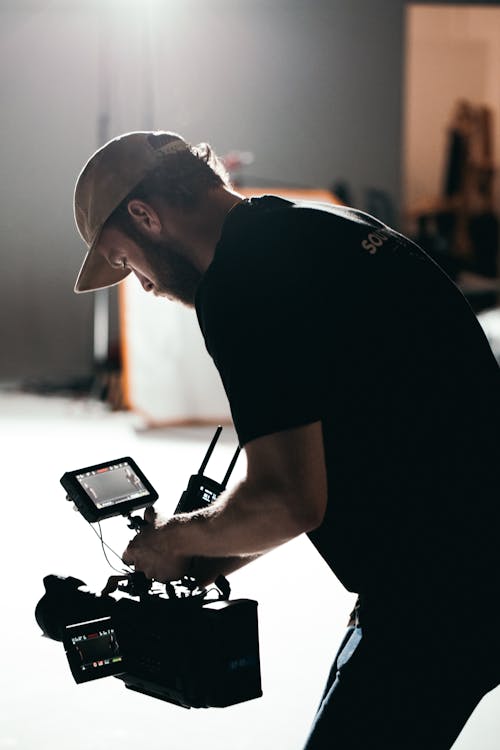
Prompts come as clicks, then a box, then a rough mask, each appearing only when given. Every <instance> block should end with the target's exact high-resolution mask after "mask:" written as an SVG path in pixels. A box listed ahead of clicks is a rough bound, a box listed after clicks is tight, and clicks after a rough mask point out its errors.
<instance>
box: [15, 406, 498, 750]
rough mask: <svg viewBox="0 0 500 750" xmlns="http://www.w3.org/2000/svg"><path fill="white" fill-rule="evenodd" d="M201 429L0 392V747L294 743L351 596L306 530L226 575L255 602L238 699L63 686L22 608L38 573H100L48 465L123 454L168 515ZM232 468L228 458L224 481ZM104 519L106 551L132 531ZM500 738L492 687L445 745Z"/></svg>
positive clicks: (53, 655) (302, 733) (472, 746)
mask: <svg viewBox="0 0 500 750" xmlns="http://www.w3.org/2000/svg"><path fill="white" fill-rule="evenodd" d="M212 434H213V430H212V429H210V428H170V429H156V430H147V429H145V428H144V425H143V424H142V423H141V421H140V419H139V418H138V417H137V416H136V415H133V414H131V413H125V412H119V413H110V412H109V411H108V410H107V409H105V408H104V407H103V406H102V405H101V404H99V403H95V402H92V401H81V400H79V401H76V400H69V399H62V398H54V397H51V398H42V397H36V396H32V395H26V394H7V393H0V445H1V446H2V459H3V461H2V463H3V470H2V487H3V492H2V512H1V516H0V518H1V523H2V548H1V549H2V567H3V575H2V619H1V625H0V628H1V636H0V644H1V645H0V648H1V666H2V668H1V672H0V674H1V677H0V679H1V698H2V700H1V707H0V750H3V749H4V748H16V749H19V750H63V749H64V750H66V749H67V748H71V750H115V748H116V749H117V750H137V748H138V747H139V748H144V750H166V749H167V748H168V750H198V748H200V749H201V748H204V750H210V748H214V749H215V748H217V750H251V749H252V750H254V749H255V748H259V750H300V748H301V747H302V744H303V742H304V739H305V737H306V735H307V732H308V727H309V724H310V722H311V719H312V716H313V714H314V710H315V707H316V704H317V701H318V699H319V696H320V694H321V689H322V685H323V682H324V680H325V679H326V676H327V672H328V670H329V666H330V661H331V659H332V658H333V656H334V653H335V651H336V646H337V644H338V643H339V641H340V640H341V638H342V635H343V633H344V629H345V624H346V619H347V615H348V613H349V611H350V608H351V607H352V604H353V601H354V596H353V595H352V594H349V593H348V592H346V591H345V590H344V589H343V588H342V586H341V585H340V584H339V582H338V581H337V580H336V579H335V578H334V576H333V575H332V574H331V573H330V571H329V570H328V568H327V567H326V565H325V564H324V563H323V562H322V560H321V559H320V558H319V556H318V555H317V554H316V553H315V551H314V549H313V547H312V545H310V543H309V542H308V540H307V539H306V538H305V537H301V538H299V539H297V540H295V541H293V542H291V543H289V544H287V545H285V546H284V547H282V548H280V549H278V550H276V551H274V552H273V553H270V554H269V555H267V556H264V557H263V558H262V559H260V560H259V561H257V562H255V563H253V564H252V565H250V566H248V567H247V568H244V569H242V570H241V571H239V572H237V573H235V574H234V575H233V576H231V579H230V582H231V585H232V597H233V598H238V597H248V598H253V599H256V600H257V601H258V602H259V626H260V648H261V668H262V685H263V692H264V695H263V697H262V698H259V699H257V700H253V701H250V702H248V703H244V704H241V705H238V706H233V707H230V708H226V709H208V710H190V711H188V710H185V709H182V708H177V707H175V706H172V705H169V704H168V703H164V702H162V701H159V700H155V699H152V698H148V697H145V696H143V695H139V694H136V693H132V692H130V691H128V690H126V689H125V688H124V686H123V684H122V683H121V682H120V681H119V680H115V679H114V678H112V677H109V678H106V679H102V680H99V681H96V682H93V683H88V684H86V685H76V684H75V683H74V682H73V679H72V677H71V674H70V671H69V668H68V665H67V662H66V659H65V655H64V650H63V647H62V645H61V644H59V643H56V642H54V641H50V640H48V639H46V638H42V637H41V634H40V630H39V628H38V626H37V624H36V622H35V619H34V614H33V613H34V609H35V605H36V603H37V601H38V600H39V598H40V597H41V596H42V594H43V583H42V580H43V577H44V576H46V575H47V574H50V573H58V574H60V575H73V576H76V577H79V578H81V579H82V580H84V581H85V582H86V583H87V584H88V585H89V587H90V588H91V589H92V590H94V591H97V590H99V588H100V587H102V585H103V583H104V582H105V581H106V580H107V578H108V575H109V574H111V572H112V571H110V569H109V568H108V565H107V563H106V561H105V559H104V557H103V554H102V550H101V546H100V543H99V541H98V539H97V538H96V537H95V535H94V534H93V533H92V530H91V529H90V528H89V526H88V524H87V523H86V522H85V521H84V519H83V518H82V517H81V516H80V515H79V514H78V513H75V512H73V509H72V506H71V505H70V504H69V503H67V502H66V501H65V492H64V490H63V489H62V487H61V486H60V484H59V478H60V476H61V475H62V474H63V473H64V472H65V471H69V470H72V469H76V468H79V467H84V466H89V465H92V464H95V463H100V462H103V461H106V460H108V459H113V458H119V457H122V456H131V457H132V458H134V459H135V461H136V462H137V463H138V465H139V466H140V468H141V469H142V470H143V471H144V473H145V474H146V476H147V477H148V478H149V479H150V481H151V482H152V484H153V485H154V486H155V488H156V489H157V490H158V492H159V495H160V499H159V501H158V503H157V507H158V508H159V509H160V510H162V511H163V512H164V513H165V514H169V513H171V512H172V511H173V509H174V507H175V505H176V503H177V501H178V499H179V497H180V495H181V493H182V491H183V489H184V488H185V485H186V484H187V481H188V479H189V476H190V475H191V474H193V473H195V472H196V471H197V469H198V468H199V464H200V463H201V459H202V458H203V455H204V453H205V450H206V447H207V446H208V443H209V441H210V439H211V436H212ZM235 447H236V436H235V434H234V432H233V431H232V430H231V429H230V428H226V429H225V430H224V432H223V435H222V438H221V440H220V442H219V445H218V448H217V450H216V452H215V454H214V456H213V458H212V461H211V462H210V464H209V466H208V468H207V473H208V475H209V476H211V477H213V478H214V479H221V478H222V476H223V475H224V473H225V469H226V467H227V465H228V464H229V461H230V458H231V456H232V454H233V451H234V449H235ZM244 470H245V466H244V458H243V457H240V459H239V461H238V463H237V465H236V469H235V471H234V474H233V477H232V480H231V481H237V479H238V478H239V477H241V476H242V475H243V474H244ZM103 532H104V537H105V540H106V541H107V542H108V543H109V544H110V545H111V546H112V547H113V548H114V549H116V550H117V552H121V551H122V550H123V549H124V547H125V546H126V544H127V541H128V539H129V538H130V535H131V533H132V532H130V531H129V529H128V528H127V526H126V523H125V521H124V520H121V519H110V520H108V521H105V522H104V524H103ZM200 637H202V635H200ZM492 637H498V634H492ZM206 647H207V649H208V648H210V644H209V643H207V644H206ZM176 648H177V644H172V649H176ZM464 658H469V655H465V654H464ZM499 745H500V692H499V690H498V689H497V690H495V691H494V692H493V693H490V694H489V695H488V696H486V697H485V698H484V699H483V701H482V703H481V704H480V705H479V707H478V708H477V709H476V711H475V713H474V715H473V716H472V717H471V719H470V721H469V723H468V724H467V726H466V727H465V729H464V731H463V732H462V735H461V736H460V738H459V739H458V740H457V742H456V743H455V745H454V750H498V747H499ZM381 750H383V749H381ZM422 750H425V749H424V748H423V749H422Z"/></svg>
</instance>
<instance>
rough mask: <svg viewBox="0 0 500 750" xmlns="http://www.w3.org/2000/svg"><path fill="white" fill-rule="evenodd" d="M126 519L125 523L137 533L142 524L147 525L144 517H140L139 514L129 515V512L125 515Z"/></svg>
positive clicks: (142, 526)
mask: <svg viewBox="0 0 500 750" xmlns="http://www.w3.org/2000/svg"><path fill="white" fill-rule="evenodd" d="M127 519H128V521H129V522H128V524H127V526H128V528H129V529H133V530H134V531H137V533H139V532H140V530H141V529H143V528H144V526H147V525H148V522H147V521H145V520H144V518H141V517H140V516H131V515H130V513H129V514H128V515H127Z"/></svg>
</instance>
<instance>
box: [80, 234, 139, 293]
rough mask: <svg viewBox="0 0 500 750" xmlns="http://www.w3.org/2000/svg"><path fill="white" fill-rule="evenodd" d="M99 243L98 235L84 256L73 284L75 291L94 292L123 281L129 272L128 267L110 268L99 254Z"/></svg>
mask: <svg viewBox="0 0 500 750" xmlns="http://www.w3.org/2000/svg"><path fill="white" fill-rule="evenodd" d="M98 245H99V235H98V236H97V237H96V238H95V240H94V242H93V243H92V245H91V246H90V249H89V251H88V253H87V255H86V256H85V260H84V261H83V265H82V267H81V268H80V273H79V274H78V278H77V280H76V284H75V292H76V293H77V294H80V293H81V292H95V291H97V290H98V289H105V288H106V287H109V286H114V285H115V284H119V283H120V281H123V279H125V278H126V277H127V276H128V275H129V273H130V268H112V266H110V265H109V263H108V261H107V260H106V259H105V258H104V257H103V256H102V255H101V254H100V252H99V250H98V249H97V247H98Z"/></svg>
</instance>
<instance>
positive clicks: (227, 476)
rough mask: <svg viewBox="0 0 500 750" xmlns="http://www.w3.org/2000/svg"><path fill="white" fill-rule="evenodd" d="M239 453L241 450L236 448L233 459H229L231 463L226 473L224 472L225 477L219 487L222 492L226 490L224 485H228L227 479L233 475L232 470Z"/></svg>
mask: <svg viewBox="0 0 500 750" xmlns="http://www.w3.org/2000/svg"><path fill="white" fill-rule="evenodd" d="M240 451H241V448H239V447H238V448H236V451H235V453H234V456H233V457H232V459H231V463H230V464H229V466H228V469H227V471H226V476H225V477H224V479H223V480H222V485H221V487H222V489H223V490H225V489H226V485H227V483H228V481H229V477H230V476H231V474H232V473H233V469H234V467H235V464H236V461H237V460H238V456H239V455H240Z"/></svg>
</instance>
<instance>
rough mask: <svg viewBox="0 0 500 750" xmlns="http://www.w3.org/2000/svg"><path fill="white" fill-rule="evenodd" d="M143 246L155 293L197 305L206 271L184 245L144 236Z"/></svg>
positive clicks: (190, 304) (191, 305) (185, 303)
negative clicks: (190, 256)
mask: <svg viewBox="0 0 500 750" xmlns="http://www.w3.org/2000/svg"><path fill="white" fill-rule="evenodd" d="M140 246H141V249H142V251H143V252H144V257H145V258H146V260H147V263H148V266H149V268H150V270H151V281H152V282H153V284H154V294H155V295H157V296H160V297H168V298H169V299H175V300H177V301H178V302H182V304H184V305H187V306H188V307H194V302H195V297H196V290H197V289H198V286H199V284H200V281H201V279H202V277H203V274H202V272H201V271H200V270H198V268H196V266H194V265H193V264H192V263H191V261H190V260H188V258H187V257H186V255H185V254H184V252H183V247H182V246H181V245H180V244H177V243H175V244H174V243H172V242H167V241H165V240H159V241H157V242H155V241H153V240H151V239H149V238H146V237H142V238H141V242H140Z"/></svg>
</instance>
